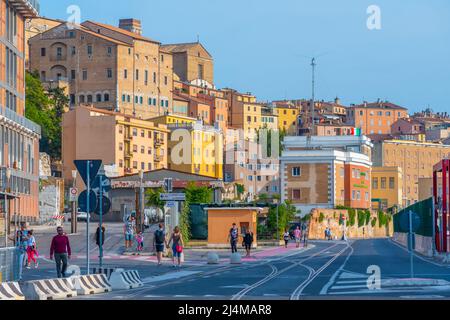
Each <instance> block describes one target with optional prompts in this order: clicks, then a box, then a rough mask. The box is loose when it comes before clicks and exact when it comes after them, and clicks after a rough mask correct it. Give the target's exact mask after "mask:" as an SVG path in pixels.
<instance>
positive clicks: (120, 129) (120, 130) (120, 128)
mask: <svg viewBox="0 0 450 320" xmlns="http://www.w3.org/2000/svg"><path fill="white" fill-rule="evenodd" d="M119 133H120V134H123V126H119Z"/></svg>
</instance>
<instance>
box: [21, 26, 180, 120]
mask: <svg viewBox="0 0 450 320" xmlns="http://www.w3.org/2000/svg"><path fill="white" fill-rule="evenodd" d="M130 21H131V22H130ZM120 26H121V27H120V28H117V27H114V26H111V25H106V24H103V23H99V22H94V21H86V22H83V23H82V24H81V25H79V26H74V25H73V24H70V23H64V24H61V25H59V26H56V27H54V28H52V29H50V30H48V31H45V32H43V33H40V34H38V35H36V36H34V37H32V38H31V39H30V40H29V45H30V69H31V70H32V71H38V72H39V74H40V75H41V80H42V81H44V82H57V81H61V80H65V81H66V82H67V83H68V86H69V96H70V105H71V106H72V107H74V106H76V105H80V104H88V105H93V106H94V107H95V108H99V109H105V110H109V111H116V112H121V113H124V114H126V115H130V116H135V117H138V118H142V119H147V118H150V117H154V116H158V115H162V114H164V113H166V112H169V111H171V110H172V90H173V61H172V54H171V53H170V52H168V51H166V50H165V49H164V48H162V47H161V44H160V43H159V42H158V41H155V40H153V39H150V38H147V37H144V36H142V35H141V31H142V30H141V28H140V27H139V26H140V22H139V21H138V20H129V19H126V20H121V22H120ZM130 30H131V31H130Z"/></svg>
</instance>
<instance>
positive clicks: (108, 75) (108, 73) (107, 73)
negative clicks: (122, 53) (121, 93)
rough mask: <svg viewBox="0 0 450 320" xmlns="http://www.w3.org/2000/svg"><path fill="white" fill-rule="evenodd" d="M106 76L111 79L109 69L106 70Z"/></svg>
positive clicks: (111, 74) (111, 75)
mask: <svg viewBox="0 0 450 320" xmlns="http://www.w3.org/2000/svg"><path fill="white" fill-rule="evenodd" d="M106 76H107V77H108V79H111V78H112V77H113V73H112V69H111V68H108V69H106Z"/></svg>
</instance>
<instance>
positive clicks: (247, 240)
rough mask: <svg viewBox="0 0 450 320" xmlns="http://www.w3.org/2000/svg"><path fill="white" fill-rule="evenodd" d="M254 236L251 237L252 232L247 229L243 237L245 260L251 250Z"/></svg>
mask: <svg viewBox="0 0 450 320" xmlns="http://www.w3.org/2000/svg"><path fill="white" fill-rule="evenodd" d="M254 240H255V239H254V236H253V232H252V231H251V230H250V229H249V230H247V232H246V233H245V236H244V243H243V244H244V247H245V251H247V256H246V257H247V258H249V257H250V254H251V250H252V245H253V241H254Z"/></svg>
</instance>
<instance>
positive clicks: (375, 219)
mask: <svg viewBox="0 0 450 320" xmlns="http://www.w3.org/2000/svg"><path fill="white" fill-rule="evenodd" d="M376 225H377V218H373V219H372V228H375V226H376Z"/></svg>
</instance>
